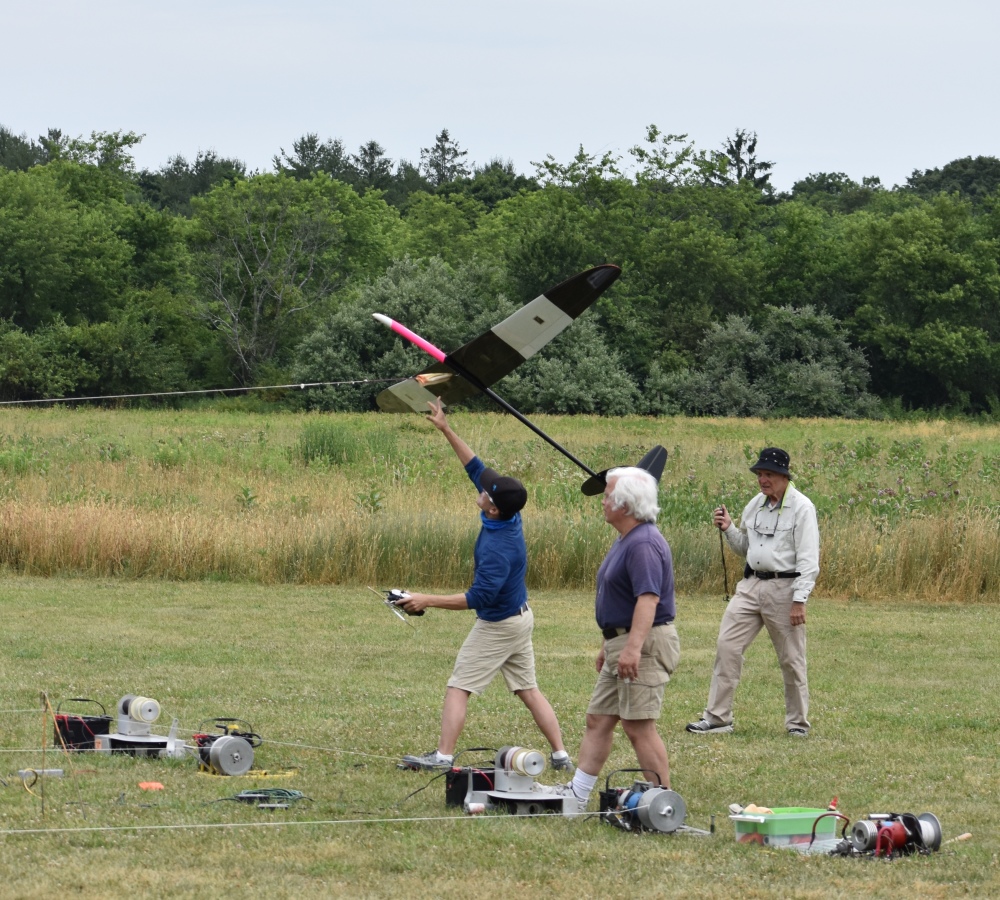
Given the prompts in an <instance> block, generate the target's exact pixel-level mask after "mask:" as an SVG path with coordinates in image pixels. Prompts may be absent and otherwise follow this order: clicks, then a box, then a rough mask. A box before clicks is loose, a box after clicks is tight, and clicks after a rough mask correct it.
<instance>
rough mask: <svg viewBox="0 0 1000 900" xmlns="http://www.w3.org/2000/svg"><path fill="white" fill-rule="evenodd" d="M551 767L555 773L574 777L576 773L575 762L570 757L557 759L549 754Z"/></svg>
mask: <svg viewBox="0 0 1000 900" xmlns="http://www.w3.org/2000/svg"><path fill="white" fill-rule="evenodd" d="M549 765H550V766H552V770H553V771H554V772H565V773H566V774H567V775H572V774H573V773H574V772H575V771H576V769H575V768H574V766H573V760H571V759H570V758H569V757H568V756H560V757H555V756H552V755H551V754H549Z"/></svg>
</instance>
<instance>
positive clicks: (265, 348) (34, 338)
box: [0, 126, 1000, 416]
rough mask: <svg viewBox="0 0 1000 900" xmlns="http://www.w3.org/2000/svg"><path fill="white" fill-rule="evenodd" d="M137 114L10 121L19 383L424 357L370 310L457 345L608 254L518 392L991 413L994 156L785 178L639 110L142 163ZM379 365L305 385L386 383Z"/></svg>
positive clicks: (284, 377)
mask: <svg viewBox="0 0 1000 900" xmlns="http://www.w3.org/2000/svg"><path fill="white" fill-rule="evenodd" d="M140 140H141V137H140V136H138V135H136V134H134V133H132V132H114V133H94V134H92V135H91V136H90V137H89V138H82V137H81V138H70V137H67V136H66V135H63V134H62V133H61V132H60V131H58V130H50V131H49V132H48V133H47V134H46V135H44V136H40V137H39V138H38V139H37V140H35V139H29V138H28V137H27V136H26V135H17V134H15V133H14V132H12V131H10V130H9V129H7V128H4V127H0V396H2V397H3V398H4V399H7V400H15V399H37V398H51V397H72V396H83V395H91V394H115V393H140V392H151V391H169V390H192V389H202V388H213V387H229V386H253V385H262V384H275V383H286V382H300V381H310V382H318V381H357V380H364V379H392V378H397V377H401V376H404V375H409V374H412V373H413V372H414V371H416V370H417V369H418V368H419V367H422V365H423V363H424V361H423V360H422V359H420V358H419V357H418V356H417V351H414V350H413V349H412V348H407V347H403V346H402V345H401V344H400V343H399V341H398V339H396V338H395V336H393V335H392V334H391V333H389V332H387V331H385V330H384V329H381V328H380V327H379V326H378V325H377V324H375V323H374V322H373V320H372V318H371V315H370V314H371V313H372V312H383V313H386V314H388V315H391V316H393V317H394V318H397V319H399V320H401V321H403V322H405V323H407V324H408V325H409V326H410V327H412V328H414V329H415V330H417V331H419V332H421V333H423V334H425V335H426V336H427V337H428V338H429V339H431V340H432V341H433V342H434V343H436V344H438V345H440V346H444V347H445V348H453V347H456V346H458V345H460V344H461V343H463V342H464V341H466V340H469V339H470V338H471V337H473V336H475V335H476V334H478V333H480V332H481V331H483V330H485V329H486V328H488V327H489V326H490V325H492V324H495V323H496V322H497V321H499V319H501V318H503V317H504V316H505V315H507V314H509V313H510V312H511V311H513V310H514V309H516V308H517V307H518V306H520V305H521V304H523V303H525V302H527V301H528V300H530V299H532V298H533V297H535V296H536V295H537V294H538V293H540V292H541V291H542V290H544V289H545V288H547V287H549V286H551V285H553V284H555V283H557V282H558V281H560V280H562V279H564V278H566V277H568V276H569V275H572V274H574V273H576V272H578V271H581V270H582V269H585V268H587V267H589V266H592V265H596V264H599V263H604V262H613V263H615V264H617V265H620V266H621V267H622V269H623V277H622V278H621V279H620V280H619V281H618V282H617V283H616V284H615V285H614V286H613V288H612V289H611V290H609V291H608V293H607V294H606V295H605V296H604V297H602V298H601V300H600V301H599V302H598V304H597V305H596V306H595V308H594V309H593V310H592V311H591V312H589V313H588V314H587V315H586V316H585V317H584V318H583V319H582V320H581V321H580V322H579V323H578V324H577V325H575V326H574V327H573V328H572V329H568V330H567V332H565V333H564V334H563V335H562V336H560V338H558V339H557V340H556V341H555V342H553V344H552V345H551V346H550V348H548V349H547V350H546V352H545V353H544V354H542V356H541V358H538V357H536V358H534V359H532V360H531V361H529V363H527V364H526V365H525V366H523V367H521V368H520V369H518V370H517V371H516V372H515V373H514V374H512V375H511V376H509V377H508V379H506V380H505V382H504V383H503V384H502V385H500V390H501V392H502V393H504V394H505V395H506V396H508V397H509V398H510V399H511V400H512V401H513V402H516V403H517V404H519V405H520V406H522V407H523V408H524V409H525V410H526V411H529V412H535V411H548V412H565V413H579V412H593V413H599V414H607V415H616V414H625V413H642V414H673V413H686V414H695V415H704V414H710V415H765V416H767V415H771V416H774V415H816V416H878V415H885V414H894V413H898V412H903V411H906V410H933V411H947V412H950V413H962V414H985V415H993V414H996V413H997V412H998V411H1000V404H998V397H1000V383H998V382H1000V374H998V373H1000V366H998V363H1000V160H998V159H996V158H994V157H976V158H972V157H968V158H965V159H959V160H955V161H953V162H951V163H948V164H947V165H945V166H943V167H942V168H940V169H932V170H926V171H914V172H913V174H912V175H911V176H910V178H908V179H907V181H906V183H905V184H904V185H900V186H895V187H893V188H887V187H885V186H884V185H882V184H881V182H880V181H879V179H878V178H875V177H871V178H864V179H863V180H862V181H861V182H860V183H859V182H856V181H854V180H852V179H850V178H848V177H847V176H846V175H844V174H843V173H835V172H834V173H815V174H812V175H809V176H808V177H807V178H804V179H802V180H801V181H799V182H797V183H795V184H794V185H793V187H792V189H791V190H790V191H787V192H779V191H776V190H775V189H774V187H773V186H772V184H771V176H772V174H773V171H774V166H775V163H773V162H772V161H768V160H765V159H763V158H761V157H760V156H759V155H758V138H757V135H756V134H755V133H753V132H749V131H746V130H743V129H738V130H737V131H736V132H735V133H734V135H733V136H732V137H729V138H727V139H726V140H725V141H724V142H723V144H722V145H721V147H720V148H719V149H716V150H705V149H700V148H697V147H695V145H694V144H693V142H691V141H689V140H688V139H687V137H686V136H685V135H674V134H666V133H663V132H661V131H660V130H659V129H658V128H657V127H655V126H650V127H649V128H648V129H647V131H646V133H645V135H643V136H642V140H640V141H639V142H638V143H637V144H636V145H635V146H634V147H632V148H631V149H630V150H629V151H628V152H627V154H625V155H618V154H613V153H604V154H590V153H587V152H586V151H585V150H584V149H583V148H582V147H581V148H580V150H579V152H578V153H577V154H576V155H575V156H574V157H573V158H572V159H570V160H566V161H560V160H556V159H554V158H553V157H551V156H548V157H546V158H545V159H544V160H542V161H540V162H537V163H533V166H534V170H535V171H534V173H533V174H531V175H525V174H522V173H519V172H517V171H516V169H515V167H514V165H513V164H512V163H511V162H510V161H509V160H504V159H503V158H502V157H496V158H494V159H492V160H490V161H489V162H487V163H485V164H482V165H477V164H475V163H473V162H471V161H469V160H468V154H467V152H466V151H465V150H463V149H462V148H461V146H460V145H459V143H458V142H457V141H456V140H455V139H454V138H453V136H452V135H451V134H450V133H449V131H448V130H447V129H444V130H442V131H441V132H440V133H439V134H438V135H436V136H435V139H434V141H433V143H431V145H430V146H429V147H426V148H422V149H421V155H420V160H419V161H415V162H410V161H407V160H395V161H394V160H392V159H390V158H389V157H388V156H387V155H386V151H385V150H384V148H383V147H382V146H381V145H380V144H378V143H377V142H376V141H369V142H367V143H365V144H363V145H361V146H360V147H359V148H358V149H357V151H356V152H351V151H349V150H348V149H347V148H346V147H345V146H344V144H343V142H342V141H341V140H339V139H335V138H327V139H321V138H320V136H319V135H318V134H314V133H311V134H306V135H303V136H302V137H300V138H299V139H297V140H295V141H293V142H292V144H291V146H290V148H289V149H287V150H286V149H285V148H284V147H279V151H278V153H276V154H275V155H274V158H273V161H272V162H273V165H272V169H271V170H270V171H266V172H250V171H248V170H247V167H246V166H245V164H244V163H242V162H241V161H240V160H237V159H226V158H221V157H219V156H217V155H216V154H215V153H214V152H211V151H209V152H199V153H198V154H197V156H196V157H195V158H194V160H191V161H189V160H187V159H185V158H184V157H183V156H175V157H173V158H171V159H169V160H168V161H167V163H166V164H165V165H163V166H161V167H160V168H159V169H156V170H139V169H137V168H136V166H135V163H134V159H133V151H134V148H135V146H136V145H137V144H138V143H139V142H140ZM381 386H382V385H381V384H361V385H350V386H346V385H345V386H337V387H330V388H327V389H324V390H322V391H317V392H313V393H310V394H309V396H308V398H307V399H299V400H295V401H288V402H306V403H309V404H312V405H315V406H320V407H322V408H325V409H355V410H357V409H370V408H372V405H373V398H374V395H375V393H377V392H378V390H379V389H380V387H381ZM299 396H300V397H301V395H299Z"/></svg>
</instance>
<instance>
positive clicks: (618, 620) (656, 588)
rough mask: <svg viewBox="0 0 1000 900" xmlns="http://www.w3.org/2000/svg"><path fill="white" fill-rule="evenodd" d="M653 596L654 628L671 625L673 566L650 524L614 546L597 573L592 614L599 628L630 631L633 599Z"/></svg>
mask: <svg viewBox="0 0 1000 900" xmlns="http://www.w3.org/2000/svg"><path fill="white" fill-rule="evenodd" d="M641 594H656V596H657V597H659V598H660V599H659V602H658V603H657V604H656V615H655V617H654V619H653V624H654V625H664V624H666V623H667V622H673V620H674V614H675V607H674V564H673V558H672V557H671V555H670V545H669V544H668V543H667V541H666V539H665V538H664V537H663V535H662V534H660V530H659V529H658V528H657V527H656V525H655V524H654V523H652V522H643V523H642V524H641V525H636V526H635V528H633V529H632V530H631V531H630V532H629V533H628V534H626V535H625V537H619V538H618V540H616V541H615V542H614V544H613V545H612V546H611V549H610V550H609V551H608V555H607V556H605V557H604V562H602V563H601V567H600V568H599V569H598V570H597V604H596V609H595V614H596V618H597V624H598V626H600V627H601V628H630V627H631V625H632V616H633V614H634V613H635V602H636V598H637V597H639V596H640V595H641Z"/></svg>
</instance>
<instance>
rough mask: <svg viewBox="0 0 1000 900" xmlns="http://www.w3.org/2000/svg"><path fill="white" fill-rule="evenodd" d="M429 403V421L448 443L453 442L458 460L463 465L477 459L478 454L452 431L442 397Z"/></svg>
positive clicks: (452, 447)
mask: <svg viewBox="0 0 1000 900" xmlns="http://www.w3.org/2000/svg"><path fill="white" fill-rule="evenodd" d="M427 405H428V406H429V407H430V410H431V411H430V414H429V415H428V416H427V421H428V422H430V423H431V424H432V425H433V426H434V427H435V428H436V429H437V430H438V431H440V432H441V434H443V435H444V436H445V438H446V439H447V441H448V443H449V444H451V449H452V450H454V451H455V455H456V456H457V457H458V461H459V462H460V463H461V464H462V465H463V466H465V465H468V464H469V463H470V462H472V460H473V459H475V457H476V454H475V453H473V452H472V449H471V448H470V447H469V445H468V444H467V443H465V441H463V440H462V439H461V438H460V437H459V436H458V435H457V434H455V432H454V431H452V428H451V426H450V425H449V424H448V419H447V418H446V417H445V414H444V404H443V403H442V402H441V398H440V397H439V398H438V400H437V402H436V403H433V402H431V401H428V403H427Z"/></svg>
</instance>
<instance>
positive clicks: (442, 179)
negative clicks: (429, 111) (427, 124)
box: [420, 128, 470, 187]
mask: <svg viewBox="0 0 1000 900" xmlns="http://www.w3.org/2000/svg"><path fill="white" fill-rule="evenodd" d="M468 155H469V151H468V150H462V149H460V147H459V144H458V141H456V140H455V139H454V138H452V136H451V135H450V134H449V133H448V129H447V128H442V129H441V131H440V133H439V134H438V135H437V137H436V138H435V139H434V144H433V145H432V146H430V147H422V148H421V149H420V168H421V169H422V170H423V172H424V174H425V175H426V176H427V180H428V181H429V182H430V183H431V184H432V185H434V187H441V186H442V185H445V184H448V183H449V182H452V181H454V180H455V179H457V178H466V177H468V176H469V174H470V173H469V167H468V166H467V165H466V164H465V162H464V160H465V157H466V156H468Z"/></svg>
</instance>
